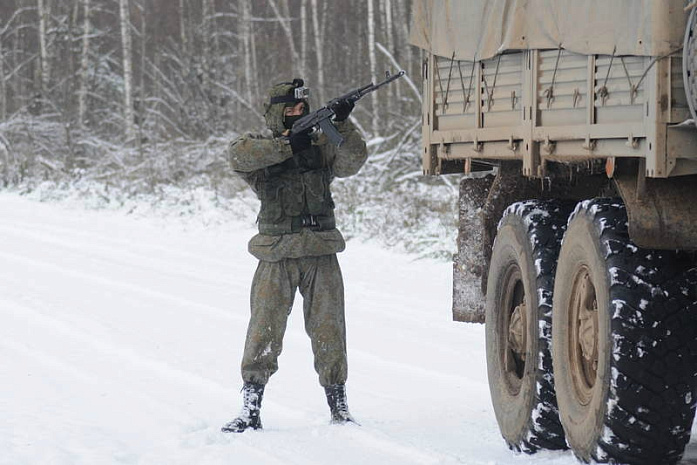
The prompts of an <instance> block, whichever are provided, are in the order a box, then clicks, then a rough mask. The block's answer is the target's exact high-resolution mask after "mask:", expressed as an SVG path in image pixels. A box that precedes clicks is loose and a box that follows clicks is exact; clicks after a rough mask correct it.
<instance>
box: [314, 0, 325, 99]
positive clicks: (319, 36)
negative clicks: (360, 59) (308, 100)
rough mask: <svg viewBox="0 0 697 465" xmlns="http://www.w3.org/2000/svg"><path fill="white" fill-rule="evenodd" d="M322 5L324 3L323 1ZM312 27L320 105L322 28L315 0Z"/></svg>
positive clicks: (321, 94) (321, 92)
mask: <svg viewBox="0 0 697 465" xmlns="http://www.w3.org/2000/svg"><path fill="white" fill-rule="evenodd" d="M323 4H324V5H326V3H324V2H323ZM312 29H313V30H314V36H315V56H316V58H317V88H318V92H317V95H318V96H319V101H320V105H322V104H324V102H325V100H324V44H323V40H322V39H323V37H322V30H321V29H320V12H319V8H318V7H317V0H312Z"/></svg>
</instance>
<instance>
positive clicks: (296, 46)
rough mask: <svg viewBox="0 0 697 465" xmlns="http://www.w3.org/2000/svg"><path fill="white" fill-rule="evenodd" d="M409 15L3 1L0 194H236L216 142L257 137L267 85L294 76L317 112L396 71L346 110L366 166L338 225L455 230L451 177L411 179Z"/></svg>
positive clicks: (417, 129) (288, 7)
mask: <svg viewBox="0 0 697 465" xmlns="http://www.w3.org/2000/svg"><path fill="white" fill-rule="evenodd" d="M410 9H411V1H410V0H367V1H366V0H343V1H336V0H334V1H318V0H254V1H252V0H225V1H224V0H3V2H2V3H0V186H3V187H5V188H13V189H19V190H23V191H27V192H29V191H33V190H36V189H39V188H41V189H43V190H44V191H46V192H52V194H51V195H54V196H55V195H58V193H59V192H63V191H66V190H70V191H73V192H74V191H75V190H76V189H77V190H78V191H81V192H82V193H83V194H84V195H88V196H89V195H94V194H95V193H97V195H98V197H100V198H103V199H104V201H105V202H117V203H118V202H121V203H123V202H124V201H125V200H124V199H128V198H134V197H138V196H144V195H150V196H151V198H159V199H162V197H163V196H165V195H170V194H165V192H168V193H171V192H172V188H180V189H184V190H191V189H192V188H203V189H206V190H209V191H211V192H212V193H213V194H212V195H214V197H215V199H218V200H220V201H221V202H223V201H227V200H230V199H234V198H235V197H236V196H239V195H245V194H242V193H241V192H242V191H243V190H244V186H242V185H241V184H240V183H239V181H238V180H237V179H235V176H234V175H233V173H232V172H231V171H230V168H229V166H228V164H227V162H226V158H225V148H226V146H227V144H228V142H229V141H230V140H231V139H232V138H233V137H235V136H236V135H237V134H240V133H243V132H245V131H259V130H261V129H263V127H264V120H263V114H262V113H263V109H262V104H263V102H264V100H265V99H266V98H267V89H268V88H269V86H270V85H272V84H274V83H277V82H282V81H289V80H292V79H293V78H295V77H301V78H304V79H305V81H306V84H307V85H308V86H309V87H310V88H311V90H312V94H311V98H310V103H311V106H313V107H314V108H317V107H319V106H321V105H322V104H324V103H325V102H327V101H328V100H329V99H331V98H332V97H335V96H338V95H341V94H343V93H345V92H347V91H349V90H351V89H354V88H357V87H360V86H362V85H365V84H367V83H369V82H371V81H372V82H377V81H379V80H382V78H383V77H384V73H385V71H391V72H395V71H397V70H399V69H404V70H405V71H406V76H405V77H404V78H402V79H399V80H398V81H396V83H395V84H393V85H390V86H388V87H385V88H383V89H381V90H380V91H379V92H375V93H373V94H370V95H369V96H368V97H366V98H364V99H363V100H361V101H360V102H359V104H358V105H357V107H356V109H355V110H354V112H353V113H352V121H353V122H354V123H355V124H356V125H357V126H358V127H359V130H360V131H361V132H362V134H363V135H364V138H365V139H366V141H368V145H369V147H370V152H371V161H370V164H369V166H368V167H366V168H365V169H364V171H363V173H362V175H361V178H362V180H361V181H360V182H359V181H355V182H351V183H349V182H345V183H343V184H341V185H340V186H339V187H338V191H339V192H338V194H339V197H341V196H342V195H343V197H344V202H343V203H344V208H345V209H347V210H348V211H349V212H350V213H351V215H350V217H349V218H347V225H346V227H348V228H349V230H352V228H353V229H354V230H355V231H357V232H358V231H359V230H364V229H365V226H359V223H363V222H362V221H361V218H362V217H367V218H369V219H370V218H372V217H375V216H378V217H380V218H385V217H386V216H389V215H392V214H394V215H395V216H396V218H394V219H390V220H389V225H385V224H375V226H374V227H375V228H377V229H378V230H379V231H380V234H381V235H382V236H384V235H385V234H387V240H388V241H396V242H400V240H401V236H402V235H404V236H405V237H406V236H408V235H409V234H408V233H407V232H403V230H405V228H406V230H409V228H410V227H411V226H412V225H417V224H418V223H419V222H420V221H421V219H420V215H421V214H427V212H429V211H430V212H434V211H436V212H439V213H440V214H444V215H445V216H446V218H447V219H446V220H445V221H446V222H447V223H450V222H451V219H452V218H451V217H452V216H454V215H453V211H454V208H455V207H454V206H453V205H450V203H454V202H450V200H444V198H443V195H446V196H447V197H448V199H449V198H450V197H449V196H450V195H452V194H453V193H454V191H455V190H456V187H455V185H454V184H455V183H454V182H451V181H448V180H447V179H446V178H439V179H427V178H423V177H422V176H421V167H420V155H419V154H420V148H419V144H420V137H421V110H420V85H421V84H420V80H421V79H420V73H421V61H422V56H421V52H420V50H418V49H417V48H415V47H412V46H410V45H409V43H408V35H409V22H410ZM42 195H43V194H42ZM46 195H48V194H46ZM385 198H390V199H391V202H392V203H394V205H393V207H394V208H392V207H389V205H388V212H387V213H385V212H383V211H381V212H380V213H379V214H376V213H375V212H372V211H371V212H368V211H366V212H363V213H361V212H360V211H358V210H361V209H367V208H369V206H368V205H369V204H371V202H375V205H378V204H380V205H382V207H381V210H382V209H383V208H384V207H385V205H386V204H389V203H390V202H385ZM443 202H445V204H443ZM420 206H421V207H420ZM405 209H406V210H408V211H405ZM409 212H411V213H409ZM414 212H420V213H418V214H415V213H414ZM415 216H416V217H415ZM382 221H387V220H381V221H377V223H381V222H382ZM369 223H370V222H369ZM373 223H376V221H373ZM352 224H353V225H354V226H351V225H352ZM452 224H454V219H452ZM390 227H393V228H394V229H395V231H394V234H393V235H394V236H395V237H390V236H391V234H390V233H387V232H386V231H387V230H389V229H390ZM400 231H402V232H400ZM396 236H400V237H396ZM429 240H430V239H429Z"/></svg>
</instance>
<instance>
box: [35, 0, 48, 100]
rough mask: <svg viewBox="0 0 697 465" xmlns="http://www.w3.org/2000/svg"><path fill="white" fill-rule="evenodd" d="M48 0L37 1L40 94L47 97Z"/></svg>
mask: <svg viewBox="0 0 697 465" xmlns="http://www.w3.org/2000/svg"><path fill="white" fill-rule="evenodd" d="M47 1H48V0H37V12H38V14H39V57H40V63H41V64H40V69H41V94H42V96H43V97H45V96H46V95H48V85H49V81H50V78H51V64H50V60H49V52H48V31H47V29H48V4H47Z"/></svg>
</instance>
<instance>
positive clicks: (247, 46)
mask: <svg viewBox="0 0 697 465" xmlns="http://www.w3.org/2000/svg"><path fill="white" fill-rule="evenodd" d="M240 9H241V11H242V14H241V15H240V38H241V40H242V57H243V59H244V84H245V85H244V89H245V92H244V93H243V94H242V95H244V96H245V98H246V99H247V102H248V103H251V102H252V81H253V80H254V75H255V74H254V73H252V3H251V1H250V0H240Z"/></svg>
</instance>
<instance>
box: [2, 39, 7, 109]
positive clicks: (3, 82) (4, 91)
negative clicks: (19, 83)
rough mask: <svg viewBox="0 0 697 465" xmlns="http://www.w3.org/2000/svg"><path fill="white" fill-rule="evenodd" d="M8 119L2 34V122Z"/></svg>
mask: <svg viewBox="0 0 697 465" xmlns="http://www.w3.org/2000/svg"><path fill="white" fill-rule="evenodd" d="M6 119H7V85H6V82H5V52H4V49H3V44H2V34H0V122H2V121H5V120H6Z"/></svg>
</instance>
